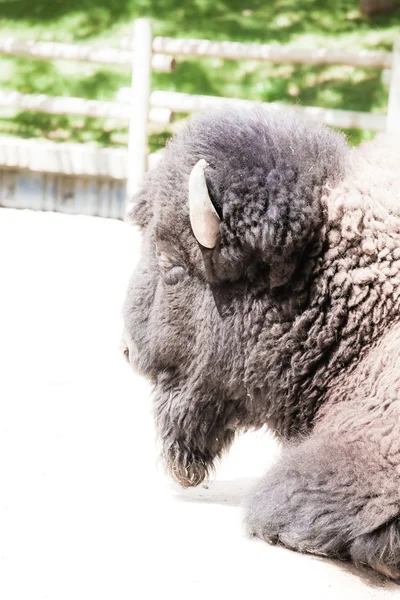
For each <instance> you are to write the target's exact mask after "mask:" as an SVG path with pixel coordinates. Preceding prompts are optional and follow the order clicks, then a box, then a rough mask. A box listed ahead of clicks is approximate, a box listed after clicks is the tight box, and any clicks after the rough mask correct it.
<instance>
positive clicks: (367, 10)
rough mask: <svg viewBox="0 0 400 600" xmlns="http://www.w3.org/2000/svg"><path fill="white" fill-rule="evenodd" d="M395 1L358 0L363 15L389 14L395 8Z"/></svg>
mask: <svg viewBox="0 0 400 600" xmlns="http://www.w3.org/2000/svg"><path fill="white" fill-rule="evenodd" d="M396 6H397V0H360V10H361V12H362V13H364V14H365V15H373V14H375V13H379V12H389V11H391V10H393V9H394V8H396Z"/></svg>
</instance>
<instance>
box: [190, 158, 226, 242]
mask: <svg viewBox="0 0 400 600" xmlns="http://www.w3.org/2000/svg"><path fill="white" fill-rule="evenodd" d="M206 167H207V163H206V161H205V160H204V159H201V160H199V162H198V163H197V164H196V165H195V166H194V167H193V169H192V172H191V173H190V177H189V213H190V224H191V226H192V230H193V233H194V235H195V237H196V239H197V241H198V242H199V244H201V245H202V246H204V247H205V248H214V246H215V245H216V243H217V240H218V235H219V224H220V218H219V216H218V213H217V211H216V210H215V208H214V205H213V203H212V202H211V198H210V196H209V193H208V189H207V183H206V178H205V175H204V169H205V168H206Z"/></svg>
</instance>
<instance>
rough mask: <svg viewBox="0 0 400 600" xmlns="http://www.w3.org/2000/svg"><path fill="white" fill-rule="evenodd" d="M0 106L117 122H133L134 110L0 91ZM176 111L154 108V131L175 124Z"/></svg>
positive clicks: (149, 119) (150, 120)
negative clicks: (174, 112)
mask: <svg viewBox="0 0 400 600" xmlns="http://www.w3.org/2000/svg"><path fill="white" fill-rule="evenodd" d="M0 107H1V108H9V109H13V110H25V111H33V112H42V113H47V114H50V115H72V116H76V117H94V118H97V119H116V120H119V121H124V122H125V123H126V124H129V123H130V120H131V118H132V108H131V106H130V105H129V104H124V103H122V102H106V101H104V100H85V99H84V98H72V97H69V96H47V95H46V94H20V93H19V92H2V91H0ZM172 118H173V116H172V111H171V110H170V109H169V108H168V107H162V106H160V107H156V108H151V109H150V110H149V112H148V116H147V122H148V123H149V127H150V130H153V131H159V130H162V129H164V128H165V126H166V125H168V124H169V123H171V122H172Z"/></svg>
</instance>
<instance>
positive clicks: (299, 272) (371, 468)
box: [124, 110, 400, 577]
mask: <svg viewBox="0 0 400 600" xmlns="http://www.w3.org/2000/svg"><path fill="white" fill-rule="evenodd" d="M201 158H203V159H205V160H206V161H207V163H208V165H209V166H208V168H207V170H206V179H207V185H208V188H209V192H210V196H211V199H212V201H213V203H214V205H215V207H216V209H217V211H218V212H219V214H220V216H221V225H220V236H219V241H218V243H217V245H216V247H215V248H214V249H213V250H206V249H204V248H201V247H200V246H199V244H198V243H197V241H196V239H195V238H194V236H193V233H192V231H191V229H190V223H189V210H188V199H187V182H188V178H189V174H190V172H191V169H192V168H193V166H194V164H196V162H197V161H198V160H199V159H201ZM399 159H400V152H399V151H398V150H397V149H396V147H395V143H394V141H393V142H392V141H391V140H390V139H388V138H385V137H378V138H376V139H375V140H374V141H373V142H371V143H367V144H364V145H363V146H361V147H360V148H358V149H354V150H349V149H348V148H347V146H346V144H345V142H344V140H343V138H342V137H341V136H340V135H338V134H335V133H333V132H331V131H329V130H327V129H324V128H321V127H316V126H311V125H309V124H306V123H303V122H301V121H299V120H298V119H296V118H294V117H292V116H285V117H282V116H278V115H274V114H269V113H265V112H262V111H258V110H252V111H236V110H235V111H229V112H221V111H219V112H216V113H213V114H211V115H207V116H205V117H201V118H199V119H197V120H195V121H194V122H192V123H191V124H190V125H188V126H187V127H186V129H185V130H184V131H183V132H182V133H181V134H180V135H179V136H177V137H176V138H175V140H173V141H172V142H171V143H170V145H169V147H168V149H167V151H166V154H165V157H164V158H163V160H162V162H161V163H160V165H159V166H158V167H157V168H156V169H155V170H154V171H152V172H150V173H149V174H148V176H147V180H146V183H145V186H144V188H143V190H142V191H141V192H140V194H139V195H138V198H137V202H136V207H135V211H134V215H133V218H134V220H135V221H136V223H138V224H139V226H140V227H141V229H142V233H143V253H142V258H141V261H140V263H139V267H138V269H137V271H136V273H135V274H134V276H133V278H132V281H131V284H130V287H129V290H128V294H127V300H126V303H125V309H124V317H125V339H126V343H127V346H128V347H129V353H130V360H131V362H132V364H134V366H135V368H138V369H139V371H141V372H142V373H143V374H144V375H146V376H147V377H149V378H150V379H151V380H152V381H153V383H154V388H155V416H156V423H157V428H158V432H159V435H160V438H161V441H162V447H163V455H164V457H165V459H166V464H167V466H168V468H169V470H170V472H171V474H172V475H173V476H174V477H175V478H176V479H177V480H178V481H180V483H181V484H182V485H196V484H198V483H199V482H200V481H201V480H202V479H203V478H204V477H205V476H206V475H207V473H208V472H209V470H210V469H212V467H213V464H214V462H215V460H216V459H217V458H218V457H219V456H220V455H221V453H222V452H223V451H224V450H226V449H227V448H228V447H229V445H230V443H231V442H232V440H233V439H234V435H235V432H236V431H238V430H243V429H247V428H250V427H260V426H262V425H265V424H267V425H268V426H269V427H270V428H271V429H273V430H274V431H275V432H276V433H277V435H278V436H279V437H280V438H281V439H282V440H286V442H285V444H286V447H285V449H284V451H283V453H282V457H281V459H280V461H279V463H278V464H277V465H276V466H275V467H274V468H273V469H272V470H271V471H270V472H269V473H267V475H266V477H265V479H264V480H263V481H261V482H260V484H259V486H258V488H257V489H256V490H255V492H254V494H253V496H252V498H251V499H250V502H249V507H248V513H247V524H248V529H249V531H250V532H251V533H252V534H253V535H257V536H259V537H262V538H263V539H266V540H268V541H273V542H279V543H283V544H285V545H287V546H289V547H292V548H295V549H298V550H301V551H307V552H314V553H317V554H323V555H329V556H337V555H340V556H348V557H351V558H352V559H353V560H354V561H355V562H357V563H366V564H369V565H370V566H372V567H373V568H375V569H377V570H379V571H381V572H382V573H384V574H386V575H389V576H392V577H396V576H398V575H400V527H399V525H398V523H399V521H398V518H400V479H399V476H400V442H398V441H397V439H398V438H399V435H398V430H397V428H398V422H399V419H398V410H399V407H398V403H399V400H398V398H399V385H400V377H399V376H398V373H399V372H400V371H399V366H400V365H399V364H398V362H399V361H400V358H398V357H399V356H400V353H399V349H400V329H399V327H398V326H397V324H398V321H399V317H398V315H399V303H400V299H399V296H400V285H399V282H400V249H399V248H400V202H399V200H398V199H399V198H400V174H399V169H398V164H399ZM399 439H400V438H399Z"/></svg>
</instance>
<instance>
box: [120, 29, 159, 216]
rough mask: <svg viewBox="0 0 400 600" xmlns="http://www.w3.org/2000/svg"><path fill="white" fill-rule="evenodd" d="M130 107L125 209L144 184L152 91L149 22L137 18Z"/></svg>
mask: <svg viewBox="0 0 400 600" xmlns="http://www.w3.org/2000/svg"><path fill="white" fill-rule="evenodd" d="M133 36H134V37H133V58H132V88H131V90H132V91H131V93H132V101H131V102H132V104H131V120H130V125H129V143H128V176H127V185H126V204H127V206H126V208H127V210H129V205H130V203H131V202H132V200H133V196H134V194H135V193H136V192H137V190H138V189H139V188H140V186H141V184H142V183H143V178H144V175H145V173H146V170H147V154H148V149H147V135H148V131H147V123H148V116H149V108H150V92H151V58H152V45H153V38H152V33H151V22H150V20H149V19H137V20H136V21H135V24H134V31H133Z"/></svg>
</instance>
